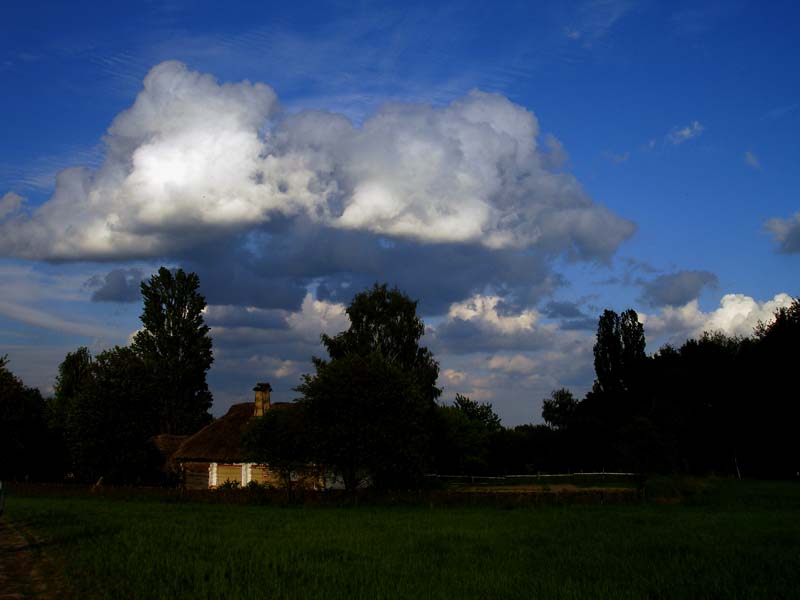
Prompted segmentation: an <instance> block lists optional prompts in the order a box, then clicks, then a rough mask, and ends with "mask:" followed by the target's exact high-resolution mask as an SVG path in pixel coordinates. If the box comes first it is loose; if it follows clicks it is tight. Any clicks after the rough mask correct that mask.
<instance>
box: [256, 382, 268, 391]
mask: <svg viewBox="0 0 800 600" xmlns="http://www.w3.org/2000/svg"><path fill="white" fill-rule="evenodd" d="M253 391H254V392H271V391H272V386H271V385H270V384H268V383H257V384H256V387H254V388H253Z"/></svg>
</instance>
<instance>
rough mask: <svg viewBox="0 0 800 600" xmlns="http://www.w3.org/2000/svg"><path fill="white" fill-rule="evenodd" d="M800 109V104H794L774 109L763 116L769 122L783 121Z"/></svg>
mask: <svg viewBox="0 0 800 600" xmlns="http://www.w3.org/2000/svg"><path fill="white" fill-rule="evenodd" d="M798 108H800V103H798V102H795V103H794V104H786V105H784V106H776V107H775V108H773V109H770V110H768V111H767V112H766V113H764V116H762V117H761V118H762V119H765V120H767V121H777V120H778V119H782V118H783V117H785V116H786V115H789V114H791V113H793V112H794V111H796V110H797V109H798Z"/></svg>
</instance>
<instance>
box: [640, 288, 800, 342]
mask: <svg viewBox="0 0 800 600" xmlns="http://www.w3.org/2000/svg"><path fill="white" fill-rule="evenodd" d="M791 303H792V297H791V296H789V295H788V294H777V295H776V296H775V297H774V298H772V299H771V300H766V301H762V302H759V301H757V300H756V299H754V298H752V297H750V296H746V295H744V294H726V295H725V296H723V297H722V299H721V300H720V303H719V307H718V308H716V309H715V310H712V311H710V312H703V311H702V310H700V308H699V306H698V302H697V300H692V301H691V302H689V303H687V304H685V305H684V306H680V307H672V306H668V307H665V308H663V309H662V310H661V311H660V312H659V313H656V314H652V315H647V314H643V313H639V319H640V320H641V321H642V322H643V323H644V327H645V331H646V333H647V336H648V338H652V339H659V338H661V339H666V341H670V342H672V343H681V342H683V341H684V340H685V339H687V338H690V337H698V336H700V335H702V333H703V332H704V331H708V332H714V331H720V332H722V333H724V334H726V335H732V336H733V335H739V336H749V335H751V334H752V333H753V329H754V328H755V327H756V326H757V325H758V324H759V322H764V323H769V322H771V321H772V319H773V316H774V314H775V311H777V310H778V309H779V308H783V307H788V306H789V305H790V304H791Z"/></svg>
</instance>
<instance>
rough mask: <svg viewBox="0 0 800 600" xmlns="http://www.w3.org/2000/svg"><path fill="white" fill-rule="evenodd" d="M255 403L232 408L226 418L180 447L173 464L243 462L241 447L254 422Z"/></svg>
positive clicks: (173, 458) (201, 431) (215, 422)
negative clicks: (175, 462)
mask: <svg viewBox="0 0 800 600" xmlns="http://www.w3.org/2000/svg"><path fill="white" fill-rule="evenodd" d="M253 412H254V411H253V403H252V402H243V403H241V404H234V405H233V406H231V407H230V409H229V410H228V412H227V414H226V415H225V416H224V417H221V418H219V419H216V420H214V421H212V422H211V423H209V424H208V425H206V426H205V427H203V428H202V429H201V430H200V431H198V432H197V433H195V434H194V435H193V436H191V437H190V438H188V439H186V440H184V441H183V443H182V444H181V445H180V446H179V447H178V450H177V451H176V452H175V454H173V455H172V460H174V461H180V462H186V461H196V462H218V463H235V462H243V460H244V457H243V452H242V447H241V441H242V433H244V430H245V428H246V427H247V424H248V422H249V421H250V419H252V418H253Z"/></svg>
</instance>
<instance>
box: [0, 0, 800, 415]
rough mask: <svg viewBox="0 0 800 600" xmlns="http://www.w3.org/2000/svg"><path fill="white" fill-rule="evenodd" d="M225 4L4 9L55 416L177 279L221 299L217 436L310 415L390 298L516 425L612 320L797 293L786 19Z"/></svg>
mask: <svg viewBox="0 0 800 600" xmlns="http://www.w3.org/2000/svg"><path fill="white" fill-rule="evenodd" d="M109 4H115V5H114V6H109ZM230 4H231V5H232V6H225V8H224V9H223V8H221V7H220V5H219V3H211V2H207V3H198V2H192V3H183V2H167V3H157V2H148V3H137V4H128V3H124V4H122V3H121V4H119V5H116V3H99V2H85V3H72V4H65V3H61V2H54V3H45V2H29V3H25V4H23V5H20V4H16V5H13V6H10V7H6V9H5V12H4V18H3V20H2V22H0V82H1V83H2V89H3V93H2V94H0V113H1V114H3V118H2V119H0V139H2V140H3V143H2V144H0V198H2V200H0V236H2V237H0V284H2V286H3V288H4V293H3V296H2V297H0V353H8V354H9V357H10V358H11V367H12V369H14V370H15V372H17V373H18V374H20V375H21V376H22V377H23V379H25V381H26V382H28V383H30V384H33V385H37V386H39V387H41V388H42V389H43V390H44V391H45V392H47V391H48V390H49V389H50V388H51V387H52V383H53V376H54V374H55V370H56V367H57V365H58V362H59V361H60V360H61V359H62V358H63V356H64V354H65V353H66V352H68V351H70V350H71V349H74V348H75V347H77V346H78V345H89V346H90V347H91V348H92V349H93V350H94V351H100V350H102V349H103V348H104V347H108V346H110V345H113V344H124V343H126V340H127V338H128V336H129V335H130V334H131V333H132V332H133V331H134V330H135V329H136V327H137V326H138V319H137V317H138V314H139V311H140V304H139V303H138V300H137V297H136V288H137V286H138V281H139V280H140V279H141V278H142V277H146V276H148V275H149V274H150V273H152V272H153V271H154V270H155V269H156V268H157V267H158V265H160V264H166V265H170V266H183V267H185V268H191V269H193V270H196V271H197V272H198V273H199V274H200V276H201V281H202V282H203V286H204V287H203V291H204V293H205V294H206V296H207V297H208V299H209V304H211V305H212V306H211V307H210V312H209V316H208V320H209V322H210V323H211V324H212V332H213V334H214V339H215V349H216V351H217V362H216V363H215V366H214V367H213V369H212V373H211V384H212V390H213V391H214V393H215V397H216V402H215V407H214V411H215V412H216V413H220V412H223V411H224V410H225V408H226V407H227V406H228V405H229V404H230V403H232V402H235V401H241V400H243V399H247V398H249V390H250V388H251V387H252V384H253V383H254V382H255V381H256V380H259V381H260V380H264V379H266V380H270V381H272V382H273V386H274V387H276V390H277V392H278V395H279V396H281V399H287V398H290V397H292V392H291V388H292V387H293V386H294V385H296V384H297V382H298V378H299V374H300V373H302V372H303V371H305V370H308V368H309V363H308V357H309V356H310V355H311V354H312V353H315V352H316V353H319V352H321V349H320V348H319V345H318V343H317V339H318V337H317V336H318V334H319V333H320V331H321V330H322V329H325V330H328V331H331V332H332V331H335V330H336V328H337V327H338V328H341V327H344V326H346V320H343V319H344V317H343V315H342V313H341V306H342V303H345V304H346V303H347V301H348V300H349V297H350V296H352V293H353V292H354V291H358V289H361V288H363V287H364V286H365V285H369V284H370V283H371V282H372V281H375V280H381V281H384V280H385V281H388V282H389V283H396V284H397V285H399V286H400V287H401V288H403V289H406V290H407V291H408V292H409V293H410V294H411V295H412V296H414V297H416V298H419V299H420V301H421V304H420V307H421V309H422V312H423V313H424V314H425V318H426V322H427V323H428V324H429V325H430V331H429V333H428V335H426V342H427V343H429V344H430V345H431V347H432V348H433V349H434V351H435V352H436V355H437V357H439V359H440V361H441V363H442V379H441V380H440V383H441V384H442V385H443V386H444V388H445V398H448V397H452V396H453V395H454V394H455V392H461V393H467V394H472V395H473V397H475V398H479V399H482V400H488V401H491V402H493V403H494V405H495V407H496V408H497V410H498V412H500V414H501V415H502V416H503V417H504V419H505V421H506V422H507V423H509V424H513V423H521V422H528V421H531V420H534V421H535V420H538V418H539V410H540V405H541V398H542V397H544V396H546V395H547V394H548V393H549V390H551V389H553V388H554V387H558V386H561V385H568V386H570V387H572V388H573V389H575V390H576V392H578V393H582V392H583V391H585V390H586V389H587V387H588V386H589V385H590V384H591V379H592V366H591V343H592V335H593V330H592V328H593V326H592V323H593V322H596V318H597V314H598V313H599V312H600V311H602V309H603V308H605V307H610V308H614V309H616V310H623V309H624V308H627V307H628V306H632V307H634V308H636V309H637V311H639V312H640V314H641V315H642V318H643V320H644V321H645V326H646V330H647V335H648V341H649V348H650V349H651V350H655V349H656V348H657V347H658V345H659V344H661V343H664V342H667V341H671V342H673V343H679V342H680V341H681V340H682V339H685V338H686V337H687V336H691V335H697V334H698V333H699V332H701V331H702V330H704V329H721V330H723V331H726V332H728V333H731V334H746V333H748V332H749V331H750V328H751V327H752V325H753V324H754V323H755V322H757V321H758V319H761V318H768V316H769V314H770V312H771V311H772V310H774V309H775V308H776V307H777V306H781V305H783V304H784V303H785V302H787V301H788V300H787V298H788V296H787V295H794V296H796V295H797V294H798V290H797V283H796V282H797V274H798V272H799V271H800V263H799V262H798V261H799V260H800V257H799V256H798V255H800V216H796V215H798V214H800V212H799V211H800V200H798V194H797V191H796V190H797V189H798V183H800V174H799V173H800V170H798V168H797V165H798V159H800V144H798V141H797V139H798V132H800V69H799V68H798V66H800V65H798V62H800V61H798V50H799V49H800V48H799V46H800V44H798V41H797V34H796V23H797V22H798V17H800V14H798V13H799V12H800V9H798V8H796V7H795V5H794V4H793V3H790V2H773V3H770V4H769V5H768V6H766V7H765V5H764V4H762V3H753V2H707V3H701V2H687V3H683V4H681V3H675V2H669V3H659V2H634V1H618V0H605V1H600V0H596V1H585V2H575V3H561V2H558V3H556V2H553V3H547V2H542V3H535V6H533V7H532V6H530V5H531V4H533V3H504V4H503V5H502V6H499V7H498V6H491V5H481V4H477V3H476V4H466V3H454V4H444V3H442V4H436V5H433V4H432V3H418V4H414V3H405V4H403V5H402V6H400V5H398V4H397V3H386V4H380V3H362V4H360V5H354V4H352V3H296V4H294V5H292V6H289V7H281V6H277V5H271V4H268V3H263V2H252V3H245V2H240V3H230ZM165 61H177V62H166V63H165ZM158 65H162V66H161V67H158ZM154 68H155V70H153V71H151V70H152V69H154ZM148 73H150V74H151V75H150V78H149V79H148V81H149V82H150V83H149V84H145V78H146V77H148ZM206 76H208V77H206ZM244 80H247V81H249V82H251V83H250V84H243V83H242V82H243V81H244ZM262 84H263V85H262ZM148 85H149V86H150V87H147V86H148ZM143 86H144V87H143ZM264 86H268V88H267V87H264ZM473 90H480V92H474V91H473ZM132 107H133V108H132ZM129 109H130V110H129ZM124 111H127V112H124ZM215 111H219V113H215ZM186 115H192V116H191V118H190V117H187V116H186ZM531 115H533V117H531ZM228 117H230V119H229V121H230V122H228V120H226V119H227V118H228ZM115 119H116V120H115ZM112 123H115V124H117V125H116V126H112ZM240 142H241V143H240ZM226 143H230V144H231V146H230V148H231V150H230V151H228V150H225V148H227V146H225V147H223V144H226ZM459 149H460V150H459ZM269 157H272V158H269ZM226 160H230V164H228V163H225V165H224V166H225V169H222V167H221V166H220V171H219V173H217V172H216V171H214V169H215V168H216V167H215V166H219V165H220V162H221V161H226ZM137 161H138V162H137ZM237 161H238V162H237ZM251 163H252V165H251ZM204 165H205V167H204ZM209 165H211V167H209ZM244 165H247V168H250V167H252V169H255V170H256V171H258V173H260V174H259V175H258V177H259V178H260V179H259V182H261V184H264V185H262V187H253V186H252V181H250V179H249V178H251V177H252V176H253V173H254V172H255V171H252V172H251V171H247V169H246V168H245V166H244ZM76 166H81V167H84V168H85V169H84V170H82V171H76V170H72V171H66V172H65V173H63V174H62V175H61V176H60V179H59V181H58V183H57V182H56V175H57V174H58V173H60V172H62V171H63V170H64V169H68V168H70V167H76ZM240 167H241V168H240ZM164 170H168V171H169V172H167V173H165V172H164ZM210 171H214V172H210ZM239 171H241V173H240V176H239V175H237V173H239ZM498 173H500V175H498ZM237 177H239V178H238V179H237ZM271 178H272V179H271ZM273 179H274V181H273ZM500 179H502V181H500ZM279 180H280V181H279ZM270 186H272V187H270ZM267 188H269V189H270V190H271V191H269V193H268V192H267V191H265V190H267ZM273 188H274V189H273ZM154 190H156V192H154ZM281 190H283V191H281ZM287 190H288V191H287ZM206 192H207V193H206ZM148 194H149V195H148ZM184 217H185V218H184ZM182 219H183V220H182ZM98 228H99V229H98Z"/></svg>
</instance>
